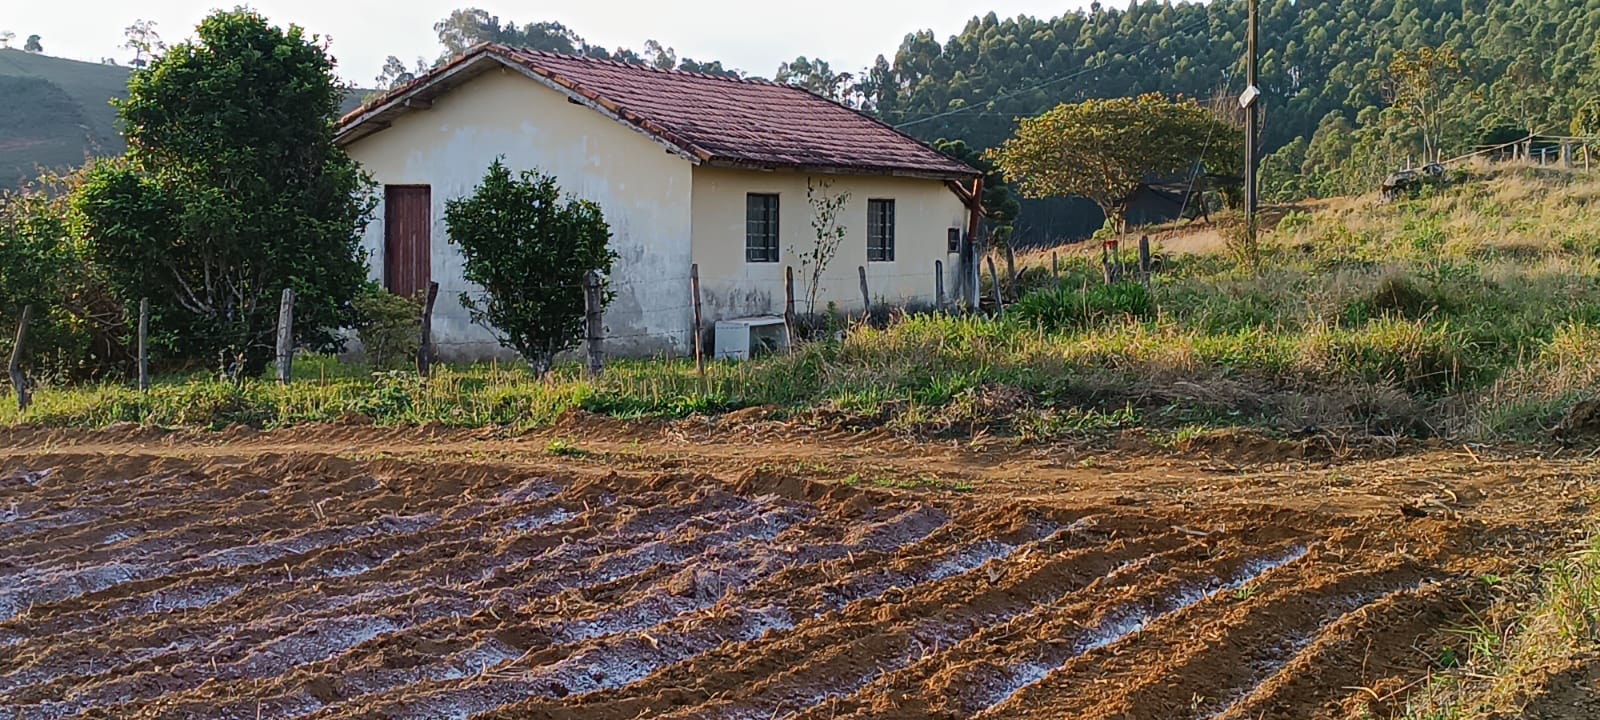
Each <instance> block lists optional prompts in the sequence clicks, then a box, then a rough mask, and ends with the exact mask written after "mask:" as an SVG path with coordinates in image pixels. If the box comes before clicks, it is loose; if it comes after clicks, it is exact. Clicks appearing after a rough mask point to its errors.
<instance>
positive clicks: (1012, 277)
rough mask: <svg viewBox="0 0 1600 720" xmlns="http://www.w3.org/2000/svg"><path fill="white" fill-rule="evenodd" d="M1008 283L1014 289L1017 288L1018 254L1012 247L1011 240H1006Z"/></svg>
mask: <svg viewBox="0 0 1600 720" xmlns="http://www.w3.org/2000/svg"><path fill="white" fill-rule="evenodd" d="M1006 284H1007V285H1009V286H1010V287H1011V289H1012V290H1013V291H1015V290H1016V289H1017V254H1016V252H1014V251H1013V250H1012V249H1011V241H1010V240H1009V239H1007V240H1006Z"/></svg>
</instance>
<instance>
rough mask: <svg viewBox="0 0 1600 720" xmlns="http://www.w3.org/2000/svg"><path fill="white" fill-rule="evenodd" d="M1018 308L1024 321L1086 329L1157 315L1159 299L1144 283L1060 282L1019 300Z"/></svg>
mask: <svg viewBox="0 0 1600 720" xmlns="http://www.w3.org/2000/svg"><path fill="white" fill-rule="evenodd" d="M1014 311H1015V314H1016V316H1017V317H1018V318H1019V319H1021V320H1022V321H1023V322H1026V323H1030V324H1033V325H1035V326H1037V327H1039V328H1041V329H1044V330H1050V331H1063V330H1082V329H1084V328H1088V327H1093V326H1096V325H1102V324H1105V323H1107V322H1110V321H1112V320H1115V319H1118V318H1134V319H1144V318H1148V317H1150V316H1152V315H1154V314H1155V301H1154V299H1153V298H1152V296H1151V294H1150V289H1149V288H1147V287H1145V286H1144V285H1143V284H1140V283H1133V282H1128V283H1115V284H1112V285H1089V286H1087V287H1081V288H1073V287H1069V286H1066V285H1060V286H1057V287H1056V288H1055V289H1052V290H1039V291H1036V292H1033V293H1029V294H1028V295H1026V296H1024V297H1023V298H1022V299H1021V300H1018V301H1017V304H1016V306H1015V308H1014Z"/></svg>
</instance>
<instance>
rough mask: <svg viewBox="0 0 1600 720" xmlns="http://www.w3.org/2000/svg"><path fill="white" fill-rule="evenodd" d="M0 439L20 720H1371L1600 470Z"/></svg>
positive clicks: (752, 435)
mask: <svg viewBox="0 0 1600 720" xmlns="http://www.w3.org/2000/svg"><path fill="white" fill-rule="evenodd" d="M557 437H559V438H562V439H564V440H567V441H569V442H571V443H572V444H574V445H575V446H577V447H578V448H580V450H581V453H582V456H580V457H564V458H557V457H551V456H550V455H549V454H548V453H547V452H545V448H546V444H547V443H548V442H549V440H551V439H552V438H557ZM0 448H9V449H0V549H3V552H0V575H3V576H4V577H5V578H6V581H5V583H4V584H0V649H3V651H0V706H3V707H6V708H9V709H11V710H12V713H13V714H14V715H15V717H18V718H29V719H32V718H66V717H105V718H123V717H139V718H143V717H172V718H180V717H235V718H257V717H260V718H284V717H309V718H335V717H375V718H376V717H396V718H438V717H467V716H479V715H483V716H488V717H504V718H547V717H572V718H579V717H581V718H619V719H621V718H635V717H664V718H761V719H768V718H775V717H796V718H849V717H908V718H909V717H949V718H965V717H974V716H978V717H1037V718H1057V717H1091V718H1096V717H1127V718H1151V717H1194V718H1207V717H1225V718H1258V717H1281V718H1302V717H1313V716H1331V717H1353V716H1356V715H1357V714H1358V713H1360V712H1364V711H1368V710H1370V711H1371V712H1372V713H1373V714H1374V715H1375V716H1377V717H1383V716H1385V715H1387V714H1388V713H1389V712H1390V711H1392V710H1393V709H1395V707H1396V706H1397V704H1398V703H1399V702H1400V701H1401V700H1403V697H1404V692H1405V690H1406V689H1407V688H1408V687H1409V686H1411V684H1412V683H1414V682H1416V681H1417V680H1418V679H1420V678H1421V677H1423V675H1424V673H1425V672H1426V670H1427V669H1428V666H1429V662H1430V655H1432V654H1433V653H1435V652H1436V651H1437V650H1439V649H1441V647H1442V645H1441V644H1442V643H1448V642H1452V641H1456V640H1454V639H1453V638H1452V637H1451V636H1450V635H1448V634H1447V633H1442V632H1441V630H1444V629H1446V628H1448V627H1449V626H1450V625H1451V624H1452V623H1455V622H1459V621H1461V620H1462V619H1464V618H1465V617H1466V616H1467V614H1468V613H1469V612H1471V611H1474V610H1477V609H1481V608H1482V607H1483V606H1484V604H1485V603H1486V602H1487V600H1488V590H1487V589H1486V588H1485V587H1484V586H1483V585H1482V583H1480V582H1478V581H1477V578H1478V577H1479V576H1480V575H1482V574H1483V573H1489V572H1493V573H1497V574H1505V573H1509V572H1511V571H1514V570H1515V569H1516V568H1518V567H1520V566H1522V565H1524V564H1526V563H1530V562H1535V561H1537V560H1539V559H1541V558H1542V557H1543V556H1544V554H1545V553H1547V552H1549V551H1550V549H1551V548H1555V547H1559V546H1560V544H1561V543H1562V542H1564V541H1566V540H1567V539H1569V538H1570V535H1571V534H1572V533H1573V532H1574V531H1576V530H1579V529H1580V526H1581V524H1582V522H1583V521H1584V520H1585V518H1587V517H1588V516H1589V514H1588V506H1587V504H1586V503H1587V502H1588V501H1589V500H1591V499H1592V497H1593V490H1594V485H1593V478H1594V475H1593V465H1592V464H1591V463H1589V462H1587V461H1582V460H1570V461H1567V460H1561V459H1559V458H1558V459H1555V460H1537V459H1531V458H1526V457H1524V458H1506V457H1499V456H1489V455H1488V454H1487V453H1480V452H1475V451H1471V450H1465V451H1463V450H1461V449H1459V448H1439V449H1434V450H1424V451H1418V452H1415V453H1411V454H1408V455H1404V456H1402V457H1398V458H1394V459H1389V460H1377V461H1364V462H1354V461H1352V462H1309V461H1295V462H1290V463H1276V464H1263V463H1259V462H1256V463H1253V464H1250V463H1247V464H1245V465H1243V466H1241V465H1240V463H1242V462H1244V461H1245V460H1260V459H1262V451H1259V449H1252V448H1248V447H1245V448H1238V447H1224V448H1213V449H1214V450H1215V451H1216V452H1214V453H1211V454H1205V453H1202V454H1200V455H1198V456H1195V457H1191V458H1186V459H1172V458H1159V457H1151V456H1148V455H1143V454H1125V453H1124V454H1119V453H1114V452H1112V453H1087V452H1083V451H1068V450H1062V449H1051V448H1041V449H1033V450H1027V451H1018V450H1015V449H1008V448H1004V447H987V448H985V447H974V446H972V445H970V444H968V445H962V446H956V445H919V444H914V443H907V442H903V441H898V440H890V439H882V438H877V439H874V438H861V437H854V436H843V435H838V436H834V435H806V436H788V435H785V434H784V433H783V432H782V431H779V430H774V429H771V428H768V427H767V426H764V425H761V424H759V423H754V424H750V425H747V426H742V427H738V428H734V427H716V428H712V427H699V426H686V425H681V424H680V425H677V426H668V427H650V428H645V429H638V428H630V427H624V426H618V425H615V424H606V423H598V422H596V423H592V424H587V423H578V424H575V425H568V426H565V427H562V428H558V429H557V430H553V431H551V432H549V433H543V434H539V435H536V436H529V437H523V438H496V437H492V436H489V435H485V434H482V433H447V432H433V433H429V432H418V431H379V430H372V429H359V428H357V429H351V428H334V429H327V428H323V429H310V430H302V431H295V432H291V433H283V434H275V435H259V436H258V435H253V434H249V433H232V434H224V435H220V436H187V435H173V436H166V435H161V434H157V433H150V432H148V431H138V430H124V431H113V432H107V433H94V434H71V433H68V434H61V433H29V432H12V433H10V434H9V435H0ZM1280 449H1281V448H1280ZM1269 450H1270V448H1269ZM1265 457H1267V458H1268V459H1279V458H1278V457H1277V453H1275V452H1270V451H1268V452H1266V455H1265ZM691 471H695V472H691ZM846 479H848V480H849V483H842V482H839V481H841V480H846ZM851 483H853V484H854V485H855V486H854V487H852V486H851ZM876 484H883V485H899V486H906V487H913V486H914V487H917V488H920V489H919V490H918V491H914V492H887V491H883V490H879V489H877V488H876V487H874V486H875V485H876ZM941 488H945V489H947V490H941ZM948 489H956V490H958V491H949V490H948ZM1402 509H1404V510H1405V512H1404V513H1403V512H1402Z"/></svg>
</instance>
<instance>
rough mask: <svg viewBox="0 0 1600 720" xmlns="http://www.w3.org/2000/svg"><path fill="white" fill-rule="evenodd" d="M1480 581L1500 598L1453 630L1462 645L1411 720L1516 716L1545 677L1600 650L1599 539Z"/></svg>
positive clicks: (1416, 699) (1415, 704)
mask: <svg viewBox="0 0 1600 720" xmlns="http://www.w3.org/2000/svg"><path fill="white" fill-rule="evenodd" d="M1481 580H1482V581H1483V582H1485V584H1488V585H1490V586H1491V587H1495V588H1496V589H1497V590H1499V591H1500V592H1501V594H1502V599H1501V600H1500V601H1499V602H1498V603H1497V607H1496V608H1494V611H1493V612H1491V613H1490V614H1487V615H1486V616H1482V617H1479V618H1477V620H1476V621H1475V622H1473V623H1471V624H1469V625H1467V626H1465V627H1461V628H1458V629H1456V630H1455V631H1454V632H1453V635H1454V636H1455V637H1456V639H1457V641H1456V642H1455V643H1454V644H1453V646H1452V647H1450V648H1448V649H1447V651H1446V654H1445V656H1443V657H1440V658H1437V659H1436V660H1435V666H1436V668H1437V670H1436V672H1435V673H1434V674H1433V676H1432V677H1430V678H1429V681H1428V682H1427V684H1426V685H1424V686H1423V688H1422V689H1421V690H1419V691H1418V692H1416V693H1414V694H1413V695H1412V696H1411V697H1410V698H1409V700H1408V701H1407V703H1406V707H1405V709H1404V712H1403V715H1402V717H1404V718H1406V719H1407V720H1462V719H1465V718H1475V717H1484V716H1490V715H1498V716H1502V717H1515V716H1518V715H1520V713H1521V710H1522V706H1523V704H1525V703H1526V702H1528V701H1529V700H1530V699H1532V696H1533V695H1534V694H1536V693H1537V689H1538V687H1539V685H1540V683H1541V682H1542V681H1543V678H1544V676H1545V675H1546V673H1548V672H1550V671H1553V670H1559V669H1560V668H1561V667H1562V665H1563V664H1564V663H1565V662H1566V661H1569V660H1572V659H1576V658H1581V657H1585V656H1592V654H1593V653H1594V651H1595V649H1596V648H1597V647H1600V533H1596V534H1594V535H1592V536H1591V538H1590V539H1589V540H1588V542H1586V543H1585V544H1584V545H1583V546H1582V547H1580V548H1578V549H1577V550H1575V551H1574V552H1572V553H1570V554H1568V555H1566V556H1565V557H1560V558H1558V559H1556V560H1554V561H1552V562H1549V563H1546V564H1545V565H1544V566H1542V567H1540V568H1538V569H1537V570H1536V571H1534V572H1530V573H1528V574H1526V575H1523V576H1520V577H1517V578H1500V577H1491V576H1486V577H1485V578H1482V579H1481Z"/></svg>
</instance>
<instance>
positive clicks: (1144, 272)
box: [1139, 235, 1150, 285]
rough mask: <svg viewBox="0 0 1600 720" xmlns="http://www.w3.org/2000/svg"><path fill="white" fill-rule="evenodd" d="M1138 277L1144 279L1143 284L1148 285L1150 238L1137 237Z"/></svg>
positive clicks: (1145, 236)
mask: <svg viewBox="0 0 1600 720" xmlns="http://www.w3.org/2000/svg"><path fill="white" fill-rule="evenodd" d="M1139 277H1141V278H1144V284H1146V285H1149V284H1150V236H1149V235H1140V236H1139Z"/></svg>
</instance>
